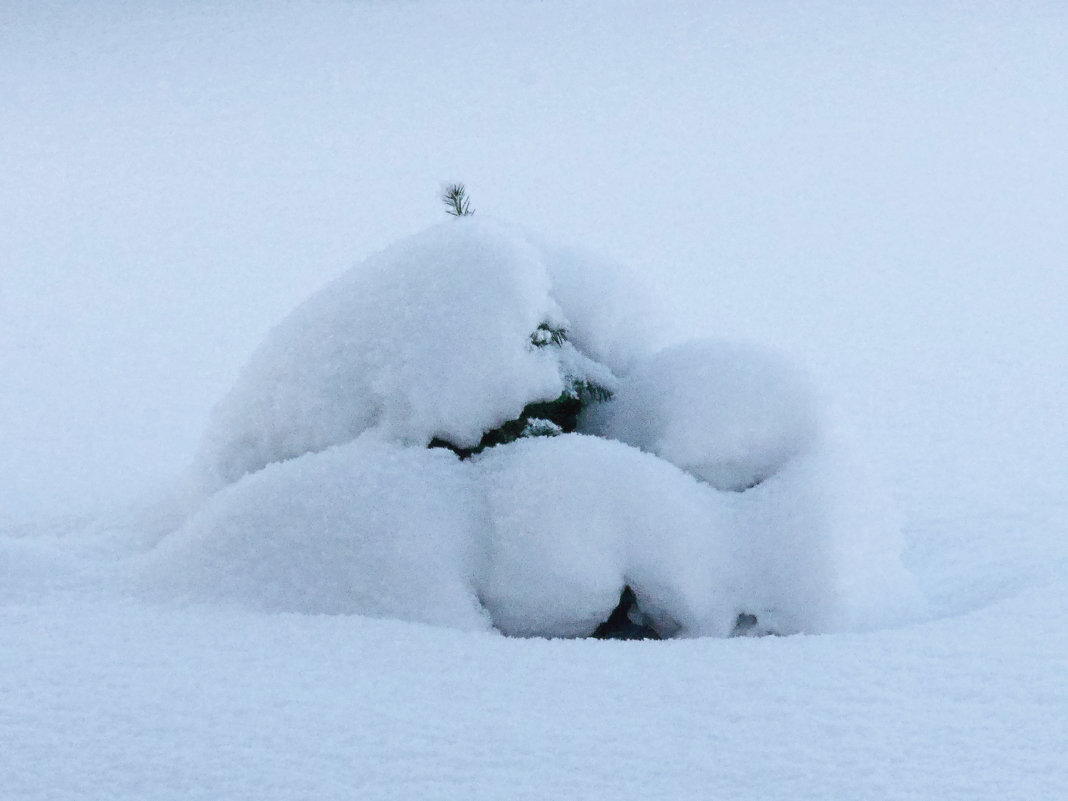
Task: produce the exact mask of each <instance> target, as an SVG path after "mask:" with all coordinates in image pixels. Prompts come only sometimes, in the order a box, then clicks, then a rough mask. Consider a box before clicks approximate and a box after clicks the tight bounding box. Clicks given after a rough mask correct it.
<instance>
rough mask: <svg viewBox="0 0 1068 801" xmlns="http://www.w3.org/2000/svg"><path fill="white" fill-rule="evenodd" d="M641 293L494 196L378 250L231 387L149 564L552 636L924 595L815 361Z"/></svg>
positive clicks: (225, 597)
mask: <svg viewBox="0 0 1068 801" xmlns="http://www.w3.org/2000/svg"><path fill="white" fill-rule="evenodd" d="M643 299H647V295H643V291H642V290H641V289H640V288H638V286H637V285H636V284H635V283H634V282H633V281H631V280H630V279H629V278H628V277H627V273H626V271H625V270H623V269H618V268H615V267H613V266H612V265H607V264H605V263H604V262H603V261H601V260H598V259H595V258H590V257H587V256H584V255H583V254H581V253H579V252H577V251H573V250H561V249H559V248H553V247H551V246H548V245H546V244H544V243H541V242H539V241H538V240H537V239H536V238H535V237H532V236H530V235H528V234H525V233H522V232H520V231H517V230H516V229H512V228H508V227H506V226H503V225H500V224H497V223H494V222H491V221H478V222H476V221H473V220H470V219H460V220H455V221H449V222H448V223H447V224H445V225H442V226H439V227H436V228H433V229H430V230H429V231H426V232H424V233H421V234H418V235H416V236H414V237H411V238H410V239H408V240H405V241H403V242H400V243H398V244H397V245H395V246H393V247H391V248H389V249H387V250H385V251H383V252H382V253H380V254H378V255H377V256H375V257H373V258H371V259H369V260H368V261H367V262H365V263H364V264H362V265H358V266H357V267H355V268H353V269H352V270H350V271H349V272H348V273H346V274H345V275H343V276H341V277H340V278H339V279H337V280H336V281H335V282H333V283H332V284H330V285H329V286H327V287H326V288H324V289H323V290H322V291H320V292H319V293H317V294H316V295H314V296H313V297H312V298H310V299H309V300H308V301H306V302H305V303H304V304H303V305H301V306H300V307H299V308H298V309H297V310H296V311H295V312H293V314H292V315H291V316H290V317H289V318H287V319H286V320H284V321H283V322H282V323H281V324H280V325H279V326H278V327H277V328H276V329H275V330H274V331H273V332H272V333H271V334H270V336H269V337H268V339H267V341H266V342H265V343H264V345H263V346H262V347H261V348H260V349H259V350H258V351H257V353H256V354H255V355H254V356H253V358H252V360H251V362H250V363H249V365H248V367H247V368H246V369H245V371H244V372H243V373H242V375H241V377H240V378H239V380H238V382H237V385H236V386H235V387H234V389H233V391H232V392H231V393H230V394H229V395H228V396H227V397H226V398H224V400H223V401H222V402H221V403H220V405H219V406H218V408H217V410H216V412H215V415H214V417H213V419H212V421H211V424H210V426H209V430H208V433H207V436H206V439H205V443H204V446H203V449H202V452H201V455H200V458H199V463H198V466H197V470H198V471H199V474H200V477H201V485H202V486H203V487H204V488H206V489H204V490H203V495H202V497H203V498H204V500H203V501H200V502H195V503H193V504H192V506H193V511H192V513H191V514H190V515H188V516H187V518H186V519H185V520H184V522H181V523H180V524H178V525H176V527H175V530H173V531H172V532H171V533H169V534H167V535H166V536H164V537H163V539H162V540H161V541H160V542H159V544H158V545H157V546H156V547H155V548H153V549H152V550H150V551H149V552H148V553H146V554H145V555H143V556H142V557H140V559H139V562H138V564H137V565H136V569H135V570H134V573H133V576H132V582H133V586H134V587H135V589H136V590H137V591H138V592H140V593H144V594H148V595H151V596H153V597H155V598H158V599H161V600H175V599H178V600H185V601H193V602H226V603H236V604H240V605H242V606H248V607H252V608H256V609H261V610H269V611H288V612H302V613H330V614H342V613H358V614H364V615H370V616H378V617H393V618H401V619H405V620H412V621H418V622H423V623H432V624H437V625H446V626H452V627H456V628H462V629H484V628H488V627H490V626H491V625H492V626H493V627H494V628H496V629H497V630H499V631H501V632H503V633H505V634H510V635H517V636H546V637H554V636H559V637H577V636H590V635H593V634H595V633H600V632H603V631H604V630H605V629H604V626H605V625H607V624H608V623H609V622H610V621H611V620H613V619H619V618H620V617H621V616H622V617H625V619H626V620H627V621H630V622H629V623H627V624H626V625H628V626H632V627H636V628H637V629H640V630H641V631H643V632H649V633H651V634H653V635H655V636H660V637H666V636H729V635H731V634H740V633H750V634H752V633H770V632H774V633H782V634H786V633H793V632H817V631H836V630H842V629H858V628H866V627H870V626H872V625H883V624H885V623H888V622H893V621H894V619H895V616H896V615H901V610H902V609H909V608H912V607H914V605H915V603H916V600H915V595H914V593H913V591H912V589H911V586H912V585H911V580H910V578H909V576H908V574H907V573H906V571H905V570H904V569H903V568H902V567H901V562H900V548H901V543H900V538H899V535H898V531H897V528H896V527H895V526H894V524H893V518H892V516H890V515H889V514H888V513H887V512H886V508H885V505H884V504H882V502H880V501H879V500H878V492H877V490H876V488H875V484H874V482H871V481H868V480H867V479H866V478H865V477H864V476H865V473H864V468H863V460H862V459H858V454H857V453H856V451H855V450H851V449H850V446H849V438H848V436H846V435H844V434H843V432H842V431H840V430H839V429H837V428H835V427H833V426H828V425H826V422H825V420H824V417H825V415H823V414H822V412H823V410H822V409H819V408H818V406H819V404H818V403H817V402H816V401H815V400H814V398H813V395H812V393H811V391H810V390H809V388H808V384H807V382H806V380H805V379H804V378H803V377H802V376H801V374H800V373H798V372H797V371H795V370H793V369H792V368H790V367H789V366H787V365H785V364H783V363H782V361H781V360H779V359H778V358H776V357H774V356H772V355H769V354H767V353H764V352H762V351H759V350H757V349H754V348H751V347H745V346H740V345H728V344H724V343H718V342H712V341H693V342H684V343H682V344H676V345H672V346H670V347H661V344H662V343H661V341H660V340H659V339H658V334H657V330H658V329H657V328H656V327H655V326H656V325H658V323H657V322H656V321H654V322H653V324H652V325H645V324H643V323H642V322H641V318H642V315H643V313H645V314H648V309H649V308H650V304H647V303H643ZM643 306H644V309H645V311H644V312H643ZM818 411H819V412H821V414H817V412H818ZM589 434H598V435H600V436H590V435H589ZM428 446H429V447H428ZM195 483H196V482H194V484H195ZM191 497H194V498H195V497H197V496H196V494H195V493H194V494H193V495H192V496H191ZM643 636H644V635H643Z"/></svg>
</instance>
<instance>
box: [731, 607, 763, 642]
mask: <svg viewBox="0 0 1068 801" xmlns="http://www.w3.org/2000/svg"><path fill="white" fill-rule="evenodd" d="M755 634H757V616H756V615H749V614H746V613H745V612H742V613H741V614H740V615H738V619H737V620H736V621H735V622H734V631H732V632H731V636H732V637H749V636H752V635H755Z"/></svg>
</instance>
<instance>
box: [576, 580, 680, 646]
mask: <svg viewBox="0 0 1068 801" xmlns="http://www.w3.org/2000/svg"><path fill="white" fill-rule="evenodd" d="M593 636H594V638H595V639H598V640H662V639H664V638H663V637H662V636H661V635H660V632H658V631H657V630H656V629H655V628H653V627H652V626H651V625H649V623H648V621H647V620H646V619H645V614H644V613H643V612H642V610H641V608H640V607H639V606H638V599H637V598H636V597H635V595H634V590H632V589H631V588H630V587H624V588H623V593H622V594H621V595H620V596H619V604H618V605H617V606H616V608H615V609H613V610H612V614H610V615H609V616H608V620H606V621H605V622H604V623H602V624H601V625H599V626H598V627H597V630H596V631H594V632H593Z"/></svg>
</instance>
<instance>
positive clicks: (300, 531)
mask: <svg viewBox="0 0 1068 801" xmlns="http://www.w3.org/2000/svg"><path fill="white" fill-rule="evenodd" d="M467 468H468V465H465V464H461V463H459V461H458V460H457V459H456V457H455V456H453V454H451V453H449V452H448V451H445V450H440V449H433V450H431V449H426V448H405V447H401V446H399V445H396V444H393V443H389V442H386V441H384V440H382V439H381V437H379V436H377V435H376V434H375V433H368V434H365V435H363V436H361V437H359V438H358V439H357V440H355V441H354V442H351V443H348V444H346V445H343V446H338V447H335V448H331V449H329V450H326V451H323V452H322V453H316V454H306V455H305V456H302V457H300V458H298V459H292V460H290V461H287V462H284V463H280V464H273V465H271V466H270V467H268V468H267V469H265V470H262V471H260V472H258V473H256V474H254V475H249V476H246V477H245V478H244V479H243V480H241V481H239V482H237V483H236V484H234V485H233V486H231V487H227V488H226V489H224V490H222V491H220V492H219V493H217V494H216V495H215V496H214V497H213V498H212V499H211V500H210V501H209V502H208V503H207V504H206V505H205V506H204V508H203V509H202V510H201V511H200V512H198V513H197V514H195V515H194V516H193V517H191V518H190V519H189V520H188V521H187V522H186V523H185V524H184V525H183V526H182V527H181V528H179V529H178V531H176V532H175V533H174V534H172V535H170V536H169V537H167V538H166V539H165V540H164V541H163V542H162V543H161V544H160V545H159V546H158V547H157V548H156V549H154V550H153V551H152V552H150V553H149V554H148V556H147V557H146V558H145V560H144V562H143V564H142V565H141V566H140V568H139V570H138V572H137V574H136V577H135V582H136V586H137V588H138V589H140V590H141V591H142V592H143V593H146V594H149V595H154V596H156V597H158V598H170V599H174V598H179V599H184V600H191V601H198V602H199V601H227V602H232V603H237V604H240V605H242V606H247V607H251V608H255V609H261V610H266V611H279V612H305V613H325V614H341V613H357V612H358V613H361V614H365V615H369V616H374V617H396V618H402V619H405V620H414V621H420V622H426V623H435V624H439V625H449V626H454V627H458V628H485V627H486V626H487V625H488V623H487V621H486V619H485V618H484V617H483V615H482V614H481V612H480V611H479V608H478V603H477V600H476V599H475V595H474V592H473V590H472V588H471V585H470V576H471V575H472V574H473V572H474V560H475V557H476V556H477V552H476V551H475V550H474V544H475V541H474V539H473V538H472V537H471V536H470V533H471V532H472V531H473V530H475V529H476V527H477V526H476V520H475V519H474V514H473V510H474V509H475V508H476V504H475V503H473V499H472V490H473V488H472V486H471V483H470V481H469V479H468V473H469V470H468V469H467Z"/></svg>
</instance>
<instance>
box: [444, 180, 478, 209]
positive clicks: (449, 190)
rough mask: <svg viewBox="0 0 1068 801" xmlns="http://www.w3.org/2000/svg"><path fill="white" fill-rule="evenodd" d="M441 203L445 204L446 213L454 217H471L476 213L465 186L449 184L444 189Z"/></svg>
mask: <svg viewBox="0 0 1068 801" xmlns="http://www.w3.org/2000/svg"><path fill="white" fill-rule="evenodd" d="M441 202H442V203H444V204H445V213H446V214H451V215H452V216H453V217H470V216H471V215H472V214H474V213H475V210H474V209H473V208H471V200H470V198H468V197H467V187H465V186H464V185H463V184H449V185H448V186H446V187H445V188H444V189H442V190H441Z"/></svg>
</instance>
